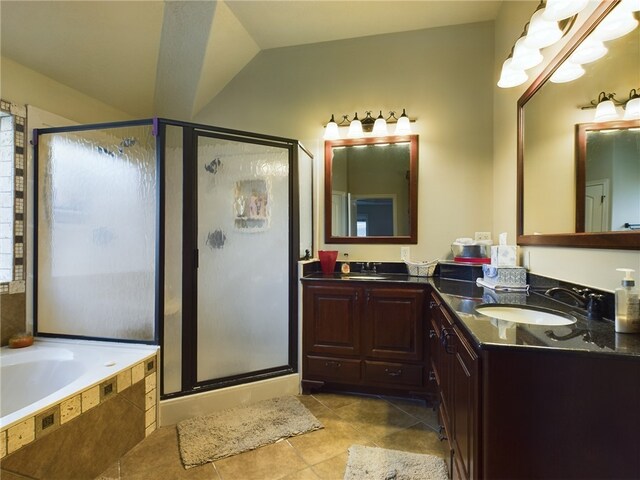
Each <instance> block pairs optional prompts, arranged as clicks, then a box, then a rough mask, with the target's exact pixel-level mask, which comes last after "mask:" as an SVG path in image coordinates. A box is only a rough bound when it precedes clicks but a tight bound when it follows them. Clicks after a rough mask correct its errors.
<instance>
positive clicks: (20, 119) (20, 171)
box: [0, 100, 27, 294]
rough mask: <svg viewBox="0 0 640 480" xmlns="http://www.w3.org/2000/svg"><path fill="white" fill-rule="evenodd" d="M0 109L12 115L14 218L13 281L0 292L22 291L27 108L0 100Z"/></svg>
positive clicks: (4, 285)
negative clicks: (13, 123)
mask: <svg viewBox="0 0 640 480" xmlns="http://www.w3.org/2000/svg"><path fill="white" fill-rule="evenodd" d="M0 110H2V111H3V112H7V113H10V114H12V115H13V117H14V119H15V128H14V149H13V150H14V220H13V225H14V226H13V281H12V282H6V283H0V294H3V293H22V292H24V289H25V268H24V266H25V256H24V254H25V248H24V242H25V237H24V208H25V205H24V202H25V198H26V192H25V187H26V180H25V177H26V161H25V159H26V154H27V151H26V138H27V137H26V134H27V109H26V107H24V106H20V105H17V104H15V103H12V102H9V101H7V100H0Z"/></svg>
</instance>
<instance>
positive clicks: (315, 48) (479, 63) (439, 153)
mask: <svg viewBox="0 0 640 480" xmlns="http://www.w3.org/2000/svg"><path fill="white" fill-rule="evenodd" d="M492 64H493V24H492V23H491V22H485V23H476V24H469V25H461V26H455V27H445V28H435V29H428V30H418V31H413V32H407V33H399V34H389V35H378V36H372V37H366V38H360V39H352V40H344V41H335V42H326V43H319V44H312V45H305V46H298V47H289V48H279V49H272V50H266V51H263V52H261V53H259V54H258V55H257V56H256V57H255V58H254V59H253V60H252V61H251V63H249V64H248V65H247V67H245V68H244V70H242V71H241V72H240V73H239V74H238V75H237V76H236V77H235V78H234V79H233V80H232V81H231V83H230V84H229V85H227V87H226V88H225V89H224V90H223V91H222V92H221V93H220V94H219V95H218V96H217V97H216V98H215V99H214V100H213V101H212V102H211V103H210V104H209V105H208V106H207V107H205V108H204V109H203V110H202V112H201V113H200V114H199V115H198V116H197V118H196V121H198V122H202V123H208V124H213V125H218V126H223V127H230V128H238V129H242V130H249V131H257V132H262V133H269V134H274V135H280V136H286V137H291V138H297V139H299V140H300V141H302V142H303V143H304V144H305V145H306V146H307V147H308V148H309V149H310V150H311V151H312V152H313V154H314V156H315V169H316V170H315V172H316V182H317V183H316V188H315V191H316V197H315V208H316V212H317V215H316V225H315V228H316V236H317V238H316V247H317V248H320V249H323V248H325V245H324V243H323V242H322V241H319V240H320V239H322V238H324V231H323V223H322V220H323V219H324V213H323V210H324V209H323V208H320V206H321V205H323V201H324V198H323V190H322V188H320V187H321V185H322V182H323V157H324V153H323V140H322V134H323V126H322V125H323V123H325V122H326V121H327V120H328V119H329V117H330V116H331V114H332V113H334V114H335V115H336V118H339V116H340V115H343V114H347V113H348V114H349V115H350V116H353V112H355V111H358V112H359V114H360V116H361V117H362V116H363V114H364V111H365V110H368V109H371V110H380V109H382V110H383V111H385V112H386V111H388V110H400V111H401V110H402V108H406V109H407V113H408V114H409V115H410V116H411V117H416V118H417V119H418V121H417V122H416V123H415V124H412V125H413V128H414V133H417V134H418V135H419V136H420V143H419V156H420V161H419V201H418V216H419V224H418V228H419V232H418V237H419V243H418V245H416V246H412V247H411V257H412V258H413V259H415V260H426V259H433V258H443V257H445V256H447V255H448V254H449V245H450V243H451V242H452V241H453V240H454V239H455V238H457V237H461V236H469V235H473V233H474V232H475V231H490V230H491V220H492V219H491V214H492V209H491V194H490V193H489V192H491V190H492V177H491V165H492V152H493V145H492V143H493V138H492V134H491V132H492V85H493V68H492ZM376 113H377V112H376ZM318 220H320V221H318ZM329 248H331V249H335V248H337V249H338V250H339V251H340V254H341V255H342V253H344V252H348V253H349V258H350V259H351V260H356V261H357V260H372V261H381V260H387V261H389V260H399V259H400V247H399V246H398V245H395V246H389V245H380V246H366V245H350V246H343V245H330V246H329Z"/></svg>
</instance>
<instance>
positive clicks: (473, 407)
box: [429, 293, 480, 479]
mask: <svg viewBox="0 0 640 480" xmlns="http://www.w3.org/2000/svg"><path fill="white" fill-rule="evenodd" d="M429 311H430V317H431V318H430V328H429V340H430V345H431V348H430V351H431V370H430V372H429V377H430V378H431V379H433V381H434V382H436V385H437V387H436V389H437V392H438V395H439V411H440V419H441V422H442V427H441V430H442V431H444V436H445V437H446V438H447V440H448V442H449V446H450V452H451V457H450V464H449V468H450V471H451V472H452V478H461V479H471V478H477V476H478V472H477V459H478V440H479V428H478V425H479V414H480V413H479V398H480V385H479V368H480V367H479V365H480V362H479V358H478V355H477V354H476V352H475V350H474V349H473V348H472V347H471V345H470V343H469V342H468V341H467V340H466V338H465V336H464V334H463V333H462V331H461V330H460V329H459V328H458V327H457V326H456V325H455V324H454V322H453V320H452V317H451V315H450V314H449V312H447V310H446V309H445V308H444V306H442V305H441V303H440V300H439V298H438V297H437V295H435V294H434V293H431V297H430V300H429Z"/></svg>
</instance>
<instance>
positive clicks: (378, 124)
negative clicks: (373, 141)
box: [371, 112, 389, 137]
mask: <svg viewBox="0 0 640 480" xmlns="http://www.w3.org/2000/svg"><path fill="white" fill-rule="evenodd" d="M371 133H373V135H375V136H376V137H384V136H386V135H388V134H389V132H388V130H387V121H386V120H385V119H384V117H383V116H382V112H380V115H379V116H378V118H376V121H375V123H374V124H373V131H372V132H371Z"/></svg>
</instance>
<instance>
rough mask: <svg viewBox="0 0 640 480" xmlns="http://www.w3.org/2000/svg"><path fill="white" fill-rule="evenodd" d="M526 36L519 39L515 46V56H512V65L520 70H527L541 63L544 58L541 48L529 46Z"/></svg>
mask: <svg viewBox="0 0 640 480" xmlns="http://www.w3.org/2000/svg"><path fill="white" fill-rule="evenodd" d="M525 40H526V38H525V37H521V38H520V39H518V41H517V42H516V44H515V45H514V46H513V56H512V58H511V67H512V68H516V69H518V70H527V69H529V68H533V67H535V66H536V65H540V63H542V60H543V59H544V58H543V56H542V54H541V53H540V50H538V49H537V48H530V47H527V45H526V44H525Z"/></svg>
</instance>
